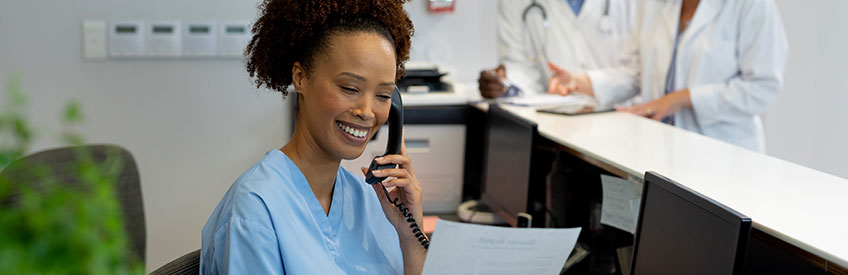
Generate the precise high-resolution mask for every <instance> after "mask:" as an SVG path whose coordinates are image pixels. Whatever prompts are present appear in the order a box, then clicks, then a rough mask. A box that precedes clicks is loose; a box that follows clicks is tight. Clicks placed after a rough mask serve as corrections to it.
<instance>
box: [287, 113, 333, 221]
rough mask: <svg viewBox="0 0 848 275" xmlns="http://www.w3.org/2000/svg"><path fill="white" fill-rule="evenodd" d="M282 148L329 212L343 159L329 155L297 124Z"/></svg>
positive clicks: (325, 211) (325, 210) (326, 211)
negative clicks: (337, 174)
mask: <svg viewBox="0 0 848 275" xmlns="http://www.w3.org/2000/svg"><path fill="white" fill-rule="evenodd" d="M280 150H281V151H283V153H285V154H286V156H288V157H289V159H291V160H292V162H294V164H295V165H297V168H298V169H300V172H301V173H303V176H304V177H306V181H307V182H308V183H309V187H310V188H312V193H314V194H315V197H316V198H317V199H318V201H319V202H320V203H321V206H322V207H323V208H324V213H325V214H326V213H329V210H330V202H332V198H333V186H334V184H335V181H336V173H337V172H338V170H339V164H340V163H341V159H339V158H335V157H333V156H331V155H329V154H328V153H327V152H325V151H324V150H323V149H321V147H320V146H318V143H317V142H316V140H315V139H314V137H312V136H311V135H310V134H309V132H308V131H306V129H302V128H300V127H297V126H295V130H294V135H292V138H291V140H290V141H289V143H287V144H286V145H285V146H283V148H280Z"/></svg>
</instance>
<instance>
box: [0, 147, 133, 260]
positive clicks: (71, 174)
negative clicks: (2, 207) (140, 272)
mask: <svg viewBox="0 0 848 275" xmlns="http://www.w3.org/2000/svg"><path fill="white" fill-rule="evenodd" d="M78 149H80V148H77V147H63V148H58V149H52V150H46V151H41V152H38V153H34V154H31V155H28V156H26V157H23V158H21V159H19V160H16V161H15V162H13V163H11V164H10V165H9V166H8V167H6V168H5V169H3V171H2V173H0V177H3V178H6V179H9V180H11V181H13V182H28V183H32V186H33V187H34V188H36V190H38V189H39V188H42V187H41V185H40V184H39V181H40V180H41V179H40V178H38V177H37V176H36V175H33V174H32V173H28V170H29V168H32V167H36V166H43V167H46V168H48V169H50V172H51V173H52V175H53V177H54V179H55V180H56V181H57V182H60V183H62V184H68V185H75V184H77V176H76V175H77V174H76V172H75V171H73V170H72V169H73V165H71V164H73V163H76V162H78V159H77V150H78ZM83 149H85V150H88V151H89V152H90V154H91V157H92V159H93V160H94V162H95V163H103V162H105V161H106V160H107V157H108V155H109V154H110V153H116V154H118V155H119V156H120V158H121V160H122V161H123V164H124V167H123V170H122V171H121V174H120V175H119V176H118V182H117V184H118V186H117V188H116V189H115V190H116V195H117V199H118V202H119V203H120V204H121V211H122V212H123V213H122V214H123V215H124V229H125V230H126V232H127V237H128V238H129V242H130V250H131V251H130V252H131V253H132V254H133V255H135V256H136V257H138V259H139V260H140V261H141V262H142V263H144V261H145V251H146V243H147V234H146V231H145V222H144V204H143V203H142V197H141V186H140V180H139V176H138V167H137V166H136V163H135V159H134V158H133V157H132V155H131V154H130V152H129V151H127V150H126V149H124V148H122V147H119V146H115V145H88V146H84V148H83ZM12 199H13V200H14V197H12Z"/></svg>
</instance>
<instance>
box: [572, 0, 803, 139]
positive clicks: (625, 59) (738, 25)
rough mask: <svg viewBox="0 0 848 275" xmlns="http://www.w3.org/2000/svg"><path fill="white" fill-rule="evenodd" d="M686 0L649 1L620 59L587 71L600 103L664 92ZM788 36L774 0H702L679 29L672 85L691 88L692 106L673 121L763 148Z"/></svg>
mask: <svg viewBox="0 0 848 275" xmlns="http://www.w3.org/2000/svg"><path fill="white" fill-rule="evenodd" d="M681 3H682V0H644V1H642V3H641V5H640V6H639V10H638V11H637V17H636V26H635V29H634V32H633V34H632V35H631V37H630V38H628V41H627V42H626V44H625V46H624V49H623V51H622V54H621V56H620V58H621V66H619V67H616V68H609V69H603V70H596V71H591V72H589V73H588V75H589V77H590V79H591V81H592V85H593V88H594V91H595V99H596V100H597V101H598V103H599V104H601V105H610V104H611V103H614V102H617V101H621V100H624V99H627V98H629V97H632V96H633V95H635V94H637V93H640V94H641V95H642V98H643V100H644V101H645V102H647V101H650V100H654V99H658V98H660V97H662V96H663V95H664V93H665V84H666V75H667V72H668V68H669V65H670V64H671V63H670V62H671V56H672V50H673V46H674V39H675V37H676V35H677V33H678V30H679V24H678V22H679V20H680V9H681ZM787 53H788V43H787V41H786V34H785V32H784V29H783V23H782V22H781V19H780V13H779V12H778V10H777V6H775V4H774V2H773V1H772V0H701V1H700V3H699V5H698V8H697V9H696V11H695V15H694V16H693V17H692V19H691V22H690V23H689V26H688V27H687V28H686V29H685V30H684V31H683V33H681V34H680V41H679V45H678V52H677V65H676V71H675V87H674V90H681V89H684V88H688V89H689V92H690V94H691V96H690V98H691V101H692V108H685V109H681V110H680V111H678V112H677V113H675V114H674V121H675V125H676V126H678V127H680V128H683V129H687V130H690V131H693V132H698V133H701V134H703V135H706V136H709V137H712V138H715V139H718V140H722V141H725V142H728V143H731V144H735V145H738V146H741V147H744V148H748V149H750V150H754V151H758V152H765V135H764V131H763V125H762V121H761V119H760V114H762V113H764V112H765V111H766V110H768V108H769V107H770V106H772V104H773V103H774V102H775V100H776V99H777V97H778V94H779V93H780V89H781V84H782V82H783V71H784V68H785V67H786V56H787Z"/></svg>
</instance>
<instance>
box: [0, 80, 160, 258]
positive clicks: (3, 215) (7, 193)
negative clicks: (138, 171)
mask: <svg viewBox="0 0 848 275" xmlns="http://www.w3.org/2000/svg"><path fill="white" fill-rule="evenodd" d="M5 91H6V95H5V96H6V99H7V100H6V102H5V104H4V106H2V109H0V171H1V170H2V169H4V168H6V167H7V166H9V165H10V164H12V163H13V162H14V161H15V160H17V159H19V158H21V157H23V154H24V153H26V152H28V151H27V150H28V149H29V146H30V144H31V143H32V141H33V140H34V137H35V135H34V132H33V130H32V126H31V125H30V124H29V122H28V120H27V119H26V115H25V112H24V111H25V107H26V104H27V101H26V96H25V94H24V93H23V92H22V90H21V84H20V75H13V76H12V77H11V78H10V80H9V81H8V83H7V85H6V87H5ZM62 114H63V115H62V121H63V127H62V128H63V130H62V133H61V137H62V139H63V140H64V142H65V143H66V144H67V145H70V146H76V147H74V148H78V149H77V151H76V152H75V154H76V157H77V160H76V161H74V162H73V163H72V164H71V167H68V168H69V169H71V170H70V171H73V172H74V173H73V175H74V177H75V181H74V182H75V184H67V183H66V182H60V181H59V180H57V179H56V178H57V177H56V176H55V175H54V174H53V171H51V170H50V169H49V168H48V167H45V166H38V165H28V164H26V163H23V165H21V166H20V167H23V168H22V169H23V170H21V171H23V173H25V174H26V176H27V177H26V178H31V179H34V180H32V181H27V182H15V181H13V180H11V179H7V177H4V176H3V174H2V173H0V274H144V265H143V263H141V262H140V261H139V260H138V259H136V258H135V257H134V256H132V253H131V252H130V250H129V249H128V248H129V240H128V239H127V233H126V232H125V231H124V226H123V217H122V214H121V213H122V212H121V208H120V204H119V203H118V201H117V198H116V195H115V188H116V184H117V180H118V176H119V175H120V172H121V170H122V168H123V162H122V160H121V159H120V158H119V157H118V154H117V153H113V154H109V156H108V157H107V159H106V161H100V162H95V160H94V159H93V157H92V156H91V154H90V153H89V152H88V151H86V150H85V149H84V147H82V146H81V145H82V144H83V139H82V138H81V136H80V135H79V134H78V133H77V132H75V131H74V130H73V129H74V128H75V127H74V126H75V125H78V124H80V123H81V122H82V121H83V115H82V110H81V107H80V104H79V103H77V102H70V103H68V104H67V105H66V107H65V110H64V112H63V113H62ZM19 164H20V163H15V164H14V165H13V166H15V167H16V169H17V167H18V165H19Z"/></svg>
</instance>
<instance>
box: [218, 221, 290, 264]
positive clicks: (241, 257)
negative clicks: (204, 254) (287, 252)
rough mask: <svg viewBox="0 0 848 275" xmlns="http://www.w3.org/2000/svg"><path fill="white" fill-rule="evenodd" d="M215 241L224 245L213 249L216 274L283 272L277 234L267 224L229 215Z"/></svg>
mask: <svg viewBox="0 0 848 275" xmlns="http://www.w3.org/2000/svg"><path fill="white" fill-rule="evenodd" d="M215 241H216V242H217V243H219V244H222V246H221V247H223V249H220V250H218V251H215V252H214V253H215V261H216V262H218V265H217V266H218V268H220V269H221V270H219V271H220V272H217V273H219V274H285V272H284V271H283V261H282V259H283V258H282V257H281V255H280V248H279V246H278V245H277V237H276V234H275V233H274V231H273V230H271V229H269V228H267V227H266V226H263V225H260V224H258V223H255V222H251V221H248V220H244V219H239V218H232V219H230V221H229V222H227V224H226V225H224V226H222V227H221V228H220V229H219V230H218V232H216V233H215ZM202 273H205V272H202ZM212 273H216V272H212Z"/></svg>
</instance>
